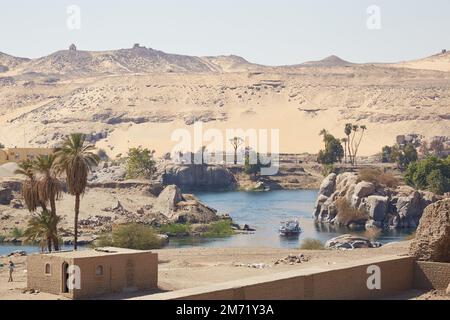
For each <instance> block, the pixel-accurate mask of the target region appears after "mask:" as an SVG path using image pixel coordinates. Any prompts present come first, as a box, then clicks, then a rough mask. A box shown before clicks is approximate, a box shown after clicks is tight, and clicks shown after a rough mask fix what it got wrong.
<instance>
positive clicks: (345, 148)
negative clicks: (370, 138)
mask: <svg viewBox="0 0 450 320" xmlns="http://www.w3.org/2000/svg"><path fill="white" fill-rule="evenodd" d="M341 142H342V143H343V144H344V163H347V142H348V139H347V138H342V139H341Z"/></svg>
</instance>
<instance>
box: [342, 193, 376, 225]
mask: <svg viewBox="0 0 450 320" xmlns="http://www.w3.org/2000/svg"><path fill="white" fill-rule="evenodd" d="M336 209H337V218H338V220H339V222H340V223H341V224H343V225H346V226H348V225H349V224H351V223H352V222H358V221H366V220H368V219H369V215H368V214H367V213H366V212H364V211H363V210H360V209H356V208H353V207H352V206H351V205H350V203H349V202H348V200H347V199H345V198H339V199H337V200H336Z"/></svg>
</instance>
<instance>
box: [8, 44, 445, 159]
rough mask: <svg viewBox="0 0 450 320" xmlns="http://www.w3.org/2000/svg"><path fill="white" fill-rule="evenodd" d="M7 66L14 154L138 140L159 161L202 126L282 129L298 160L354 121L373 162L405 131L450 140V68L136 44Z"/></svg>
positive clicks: (284, 146)
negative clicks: (172, 50)
mask: <svg viewBox="0 0 450 320" xmlns="http://www.w3.org/2000/svg"><path fill="white" fill-rule="evenodd" d="M437 58H439V59H441V58H442V57H437ZM441 60H442V61H444V62H445V59H441ZM0 61H3V60H0ZM5 61H6V58H5ZM449 65H450V62H449ZM10 66H11V68H10V69H9V71H8V72H5V73H4V74H3V75H2V74H0V142H2V143H3V144H5V145H6V146H9V147H13V146H22V145H26V146H54V145H55V144H57V143H58V142H59V141H60V140H61V139H62V137H63V136H64V135H65V134H67V133H70V132H75V131H77V132H84V133H88V134H90V135H91V140H92V142H95V143H97V146H98V147H101V148H103V149H105V150H106V151H107V152H108V153H109V154H110V156H113V157H114V156H115V155H117V154H121V153H122V154H123V153H124V152H126V151H127V149H128V147H130V146H138V145H142V146H146V147H149V148H152V149H155V150H156V151H157V152H158V153H159V154H162V153H164V152H167V151H170V150H171V149H172V147H173V146H174V144H175V142H173V141H171V134H172V133H173V131H174V130H175V129H180V128H186V129H188V130H192V127H193V126H192V124H193V123H194V122H196V121H201V122H203V123H204V126H205V129H207V128H216V129H222V130H223V131H222V132H225V130H226V129H238V128H241V129H248V128H255V129H279V132H280V151H281V152H295V153H300V152H311V153H314V152H317V151H318V150H319V149H320V148H321V147H322V141H321V137H320V136H319V135H318V133H319V131H320V130H321V129H322V128H327V129H328V130H329V131H330V132H331V133H333V134H335V135H336V136H338V137H343V136H344V133H343V126H344V124H345V123H347V122H358V123H359V124H365V125H367V126H368V128H369V130H368V131H367V137H366V139H365V140H364V141H365V143H364V144H363V145H362V146H361V152H362V154H366V155H369V154H373V153H376V152H379V151H380V149H381V147H382V146H383V145H386V144H392V143H393V142H394V139H395V136H396V135H398V134H405V133H418V134H423V135H425V136H427V137H431V136H436V135H448V134H449V131H448V128H449V120H450V72H442V71H434V70H420V69H417V68H406V67H399V66H398V65H386V64H353V63H349V62H347V61H344V60H342V59H340V58H338V57H335V56H332V57H329V58H326V59H324V60H322V61H319V62H310V63H306V64H303V65H302V64H299V65H294V66H284V67H266V66H261V65H257V64H253V63H251V62H248V61H247V60H245V59H244V58H241V57H238V56H218V57H191V56H185V55H172V54H166V53H164V52H161V51H157V50H153V49H147V48H144V47H140V46H135V47H134V48H133V49H122V50H115V51H103V52H89V51H78V50H68V51H59V52H56V53H54V54H51V55H49V56H46V57H43V58H39V59H33V60H27V61H21V63H18V64H16V65H15V67H14V64H13V63H11V62H10ZM449 69H450V68H449ZM224 141H225V140H224ZM225 143H226V141H225Z"/></svg>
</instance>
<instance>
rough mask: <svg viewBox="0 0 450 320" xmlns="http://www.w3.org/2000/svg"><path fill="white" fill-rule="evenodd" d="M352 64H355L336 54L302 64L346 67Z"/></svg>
mask: <svg viewBox="0 0 450 320" xmlns="http://www.w3.org/2000/svg"><path fill="white" fill-rule="evenodd" d="M352 65H354V63H351V62H348V61H345V60H343V59H341V58H339V57H338V56H335V55H331V56H329V57H326V58H325V59H322V60H319V61H308V62H304V63H302V64H301V66H307V67H346V66H352Z"/></svg>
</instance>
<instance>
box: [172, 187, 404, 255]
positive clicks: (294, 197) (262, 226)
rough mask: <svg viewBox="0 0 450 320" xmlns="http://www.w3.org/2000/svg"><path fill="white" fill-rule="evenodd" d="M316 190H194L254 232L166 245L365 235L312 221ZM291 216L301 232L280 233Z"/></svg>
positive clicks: (294, 242)
mask: <svg viewBox="0 0 450 320" xmlns="http://www.w3.org/2000/svg"><path fill="white" fill-rule="evenodd" d="M317 194H318V192H317V190H293V191H289V190H281V191H271V192H234V191H232V192H220V193H219V192H218V193H214V192H204V193H196V196H198V197H199V198H200V200H201V201H202V202H204V203H205V204H207V205H209V206H211V207H212V208H215V209H217V210H218V211H219V213H229V214H230V216H231V217H232V218H233V220H234V221H235V222H236V223H238V224H248V225H250V226H251V227H254V228H255V229H256V232H255V233H254V234H243V235H235V236H232V237H227V238H220V239H171V243H170V244H169V246H171V247H182V246H205V247H269V248H274V247H276V248H298V247H299V246H300V245H301V242H302V241H303V240H304V239H306V238H314V239H318V240H320V241H322V242H325V241H327V240H329V239H331V238H333V237H336V236H339V235H341V234H345V233H352V234H356V235H365V231H360V232H357V231H352V230H350V229H348V228H338V229H337V228H333V227H331V226H329V225H321V224H316V223H315V221H314V219H313V218H312V214H313V210H314V204H315V201H316V199H317ZM292 218H296V219H298V221H299V223H300V226H301V228H302V230H303V232H302V233H301V235H300V236H299V237H296V238H285V237H280V235H279V234H278V228H279V226H280V222H281V221H284V220H287V219H292ZM412 231H413V230H386V231H383V232H381V233H380V234H379V235H378V236H377V241H379V242H381V243H388V242H395V241H401V240H404V239H405V237H407V236H408V235H410V234H411V233H412Z"/></svg>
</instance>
